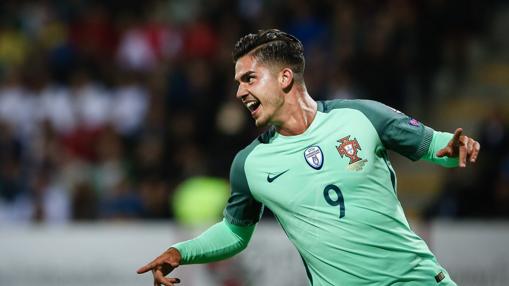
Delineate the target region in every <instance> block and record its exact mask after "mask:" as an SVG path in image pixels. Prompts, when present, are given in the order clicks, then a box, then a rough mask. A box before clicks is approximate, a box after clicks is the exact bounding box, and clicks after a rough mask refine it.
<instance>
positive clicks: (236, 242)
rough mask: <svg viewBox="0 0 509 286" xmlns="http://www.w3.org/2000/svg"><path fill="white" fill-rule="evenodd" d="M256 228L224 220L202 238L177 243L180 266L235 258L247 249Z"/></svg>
mask: <svg viewBox="0 0 509 286" xmlns="http://www.w3.org/2000/svg"><path fill="white" fill-rule="evenodd" d="M254 228H255V226H254V225H252V226H236V225H233V224H230V223H228V222H226V220H223V221H221V222H219V223H217V224H215V225H213V226H212V227H210V228H209V229H207V230H206V231H205V232H203V233H202V234H201V235H200V236H198V237H196V238H194V239H191V240H188V241H184V242H180V243H177V244H175V245H173V246H172V247H174V248H176V249H177V250H178V251H179V252H180V255H181V257H182V258H181V261H180V264H195V263H208V262H213V261H219V260H222V259H226V258H229V257H232V256H234V255H235V254H237V253H239V252H241V251H242V250H244V249H245V248H246V247H247V244H248V243H249V240H250V239H251V236H252V234H253V231H254Z"/></svg>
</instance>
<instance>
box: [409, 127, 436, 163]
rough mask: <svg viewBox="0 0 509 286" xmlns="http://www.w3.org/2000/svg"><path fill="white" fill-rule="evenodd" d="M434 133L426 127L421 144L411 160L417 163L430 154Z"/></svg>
mask: <svg viewBox="0 0 509 286" xmlns="http://www.w3.org/2000/svg"><path fill="white" fill-rule="evenodd" d="M433 132H434V131H433V129H431V128H429V127H428V126H424V134H423V136H422V140H421V144H419V147H418V148H417V152H416V153H415V155H414V156H412V158H410V159H412V160H413V161H417V160H419V159H421V158H422V157H423V156H424V155H426V154H427V153H428V150H429V148H430V146H431V142H432V141H433Z"/></svg>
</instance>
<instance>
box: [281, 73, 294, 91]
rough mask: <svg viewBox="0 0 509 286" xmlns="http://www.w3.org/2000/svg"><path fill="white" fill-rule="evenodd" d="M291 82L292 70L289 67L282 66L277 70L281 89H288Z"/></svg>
mask: <svg viewBox="0 0 509 286" xmlns="http://www.w3.org/2000/svg"><path fill="white" fill-rule="evenodd" d="M292 83H293V71H292V70H291V69H289V68H284V69H282V70H281V71H280V72H279V84H280V86H281V89H284V90H286V89H288V88H289V87H290V86H291V85H292Z"/></svg>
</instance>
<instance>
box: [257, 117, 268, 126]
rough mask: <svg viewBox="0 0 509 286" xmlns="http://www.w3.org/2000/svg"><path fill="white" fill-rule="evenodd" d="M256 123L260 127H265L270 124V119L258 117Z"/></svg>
mask: <svg viewBox="0 0 509 286" xmlns="http://www.w3.org/2000/svg"><path fill="white" fill-rule="evenodd" d="M255 125H256V127H258V128H262V127H265V126H267V125H268V121H267V120H261V119H256V120H255Z"/></svg>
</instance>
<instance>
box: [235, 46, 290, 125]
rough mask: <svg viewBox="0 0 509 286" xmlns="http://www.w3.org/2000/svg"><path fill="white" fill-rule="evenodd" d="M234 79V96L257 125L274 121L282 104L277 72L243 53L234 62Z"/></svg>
mask: <svg viewBox="0 0 509 286" xmlns="http://www.w3.org/2000/svg"><path fill="white" fill-rule="evenodd" d="M235 81H236V82H237V83H238V84H239V87H238V89H237V94H236V97H237V98H238V99H240V100H241V101H242V103H243V104H244V106H246V108H247V109H248V110H249V112H251V116H252V117H253V118H254V119H255V124H256V126H257V127H263V126H266V125H267V124H269V123H274V121H275V116H276V115H277V112H278V110H279V108H280V107H281V106H282V105H283V96H282V95H281V94H280V93H281V90H280V85H279V82H278V72H277V71H276V70H275V68H272V69H271V68H270V67H268V66H267V65H266V64H262V63H259V62H258V61H257V60H256V59H255V58H254V57H252V56H251V55H249V54H248V55H245V56H243V57H241V58H239V59H238V60H237V62H236V63H235Z"/></svg>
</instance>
